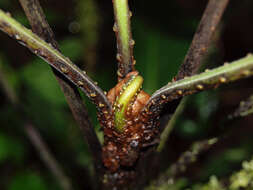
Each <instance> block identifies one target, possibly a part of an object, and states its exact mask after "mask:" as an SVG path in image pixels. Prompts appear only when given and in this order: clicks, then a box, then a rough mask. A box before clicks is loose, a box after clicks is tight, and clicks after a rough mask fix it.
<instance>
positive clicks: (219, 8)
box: [176, 0, 229, 80]
mask: <svg viewBox="0 0 253 190" xmlns="http://www.w3.org/2000/svg"><path fill="white" fill-rule="evenodd" d="M228 2H229V0H209V2H208V5H207V7H206V9H205V11H204V14H203V16H202V18H201V21H200V23H199V26H198V29H197V31H196V32H195V35H194V37H193V41H192V43H191V46H190V48H189V50H188V52H187V55H186V56H185V59H184V62H183V64H182V65H181V67H180V69H179V72H178V74H177V76H176V80H180V79H183V78H184V77H186V76H192V75H194V74H196V73H197V71H198V70H199V68H200V66H201V62H202V60H203V58H204V56H205V55H206V53H207V50H208V47H209V44H210V42H211V39H212V37H213V34H214V32H215V31H216V28H217V26H218V24H219V22H220V19H221V17H222V15H223V12H224V10H225V9H226V7H227V5H228Z"/></svg>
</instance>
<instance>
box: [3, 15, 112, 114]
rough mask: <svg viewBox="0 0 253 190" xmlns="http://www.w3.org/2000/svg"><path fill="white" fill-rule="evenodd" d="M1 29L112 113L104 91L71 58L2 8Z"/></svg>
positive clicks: (100, 109)
mask: <svg viewBox="0 0 253 190" xmlns="http://www.w3.org/2000/svg"><path fill="white" fill-rule="evenodd" d="M0 30H2V31H3V32H5V33H7V34H8V35H9V36H11V37H12V38H14V39H16V40H18V41H19V42H20V43H21V44H22V45H24V46H26V47H27V48H29V49H30V50H31V51H32V52H33V53H34V54H36V55H38V56H39V57H41V58H42V59H44V60H45V61H46V62H47V63H48V64H50V65H51V66H53V67H54V68H55V69H56V70H58V71H59V72H61V73H62V74H63V75H64V76H65V77H66V78H68V79H69V80H70V81H71V82H73V83H74V84H75V85H76V86H78V87H79V88H80V89H81V90H82V91H83V92H84V93H85V94H86V95H87V96H88V97H89V98H90V99H91V101H92V102H93V103H94V104H95V105H96V106H97V108H98V110H99V111H101V112H103V113H104V114H108V113H111V110H112V109H111V104H110V102H109V101H108V99H107V97H106V96H105V94H104V92H103V91H102V90H101V89H100V88H99V87H98V86H97V85H96V84H95V83H94V82H93V81H92V80H91V79H90V78H89V77H88V75H86V74H85V72H84V71H82V70H80V69H79V68H78V67H77V66H76V65H74V64H73V63H72V62H71V61H70V60H69V58H67V57H65V56H63V55H62V54H61V53H60V52H59V51H57V50H56V49H54V48H53V47H52V46H51V45H50V44H48V43H46V42H45V41H44V40H42V39H41V38H39V37H38V36H37V35H36V34H34V33H33V32H32V31H31V30H29V29H27V28H25V27H24V26H22V25H21V24H19V23H18V22H17V21H15V20H14V19H13V18H11V17H10V16H9V15H8V14H6V13H4V12H3V11H2V10H0Z"/></svg>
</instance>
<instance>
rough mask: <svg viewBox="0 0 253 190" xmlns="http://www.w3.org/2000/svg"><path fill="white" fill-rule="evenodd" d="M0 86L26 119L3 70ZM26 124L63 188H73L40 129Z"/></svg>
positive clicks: (27, 129)
mask: <svg viewBox="0 0 253 190" xmlns="http://www.w3.org/2000/svg"><path fill="white" fill-rule="evenodd" d="M0 87H2V88H3V92H4V93H5V95H6V97H7V99H8V101H9V102H10V103H11V104H12V105H13V106H14V108H15V110H16V111H17V112H19V114H21V116H22V118H24V119H26V118H27V116H26V115H25V111H24V107H23V105H21V104H20V101H19V100H18V97H17V96H16V93H15V91H14V90H13V88H12V87H11V86H10V84H9V83H8V81H7V80H6V77H5V76H4V74H3V72H2V71H1V70H0ZM26 120H27V121H26V123H25V124H24V131H25V133H26V135H27V137H28V138H29V140H30V141H31V143H32V145H33V146H34V147H35V149H36V151H37V152H38V154H39V155H40V157H41V159H42V161H43V162H44V164H45V165H46V166H47V167H48V169H49V170H50V172H51V173H52V174H53V175H54V177H55V179H56V180H57V182H58V183H59V184H60V186H61V187H62V189H63V190H72V189H73V188H72V184H71V181H70V179H69V178H68V177H67V176H66V175H65V173H64V171H63V169H62V168H61V166H60V164H59V163H58V162H57V160H56V159H55V157H54V156H53V154H52V153H51V152H50V150H49V148H48V146H47V144H46V143H45V142H44V140H43V139H42V137H41V135H40V133H39V131H38V130H37V129H36V127H34V125H33V124H32V123H31V121H29V119H26Z"/></svg>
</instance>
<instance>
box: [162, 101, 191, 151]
mask: <svg viewBox="0 0 253 190" xmlns="http://www.w3.org/2000/svg"><path fill="white" fill-rule="evenodd" d="M186 98H187V97H185V98H183V100H182V101H181V102H180V103H179V105H178V107H177V109H176V111H175V113H174V114H173V116H172V117H171V119H170V120H169V122H168V124H167V125H166V127H165V129H164V130H163V132H162V134H161V136H160V143H159V145H158V147H157V152H162V150H163V149H164V147H165V146H166V142H167V141H168V138H169V135H170V133H171V131H172V130H173V128H174V126H175V123H176V121H177V119H178V117H179V115H180V114H181V113H182V111H183V110H184V107H185V102H186Z"/></svg>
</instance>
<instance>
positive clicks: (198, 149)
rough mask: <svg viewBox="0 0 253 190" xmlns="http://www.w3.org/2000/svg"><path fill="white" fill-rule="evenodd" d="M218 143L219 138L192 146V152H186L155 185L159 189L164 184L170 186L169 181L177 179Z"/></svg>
mask: <svg viewBox="0 0 253 190" xmlns="http://www.w3.org/2000/svg"><path fill="white" fill-rule="evenodd" d="M217 142H218V139H217V138H212V139H208V140H203V141H199V142H195V143H194V144H193V145H192V146H191V148H190V150H188V151H186V152H184V153H183V154H182V155H181V156H180V157H179V159H178V160H177V161H176V162H175V163H174V164H172V165H171V166H170V167H169V169H168V170H167V171H166V172H165V173H163V174H162V175H160V176H159V178H158V179H157V180H156V183H155V184H153V185H155V186H156V187H157V189H158V186H163V185H164V184H168V182H169V181H174V178H175V177H177V176H178V175H179V174H181V173H183V172H185V171H186V169H187V167H188V166H189V165H190V164H192V163H194V162H196V161H197V160H198V159H197V157H198V156H199V155H201V154H202V153H204V152H206V151H207V150H209V149H210V148H211V147H213V145H215V144H216V143H217Z"/></svg>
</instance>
